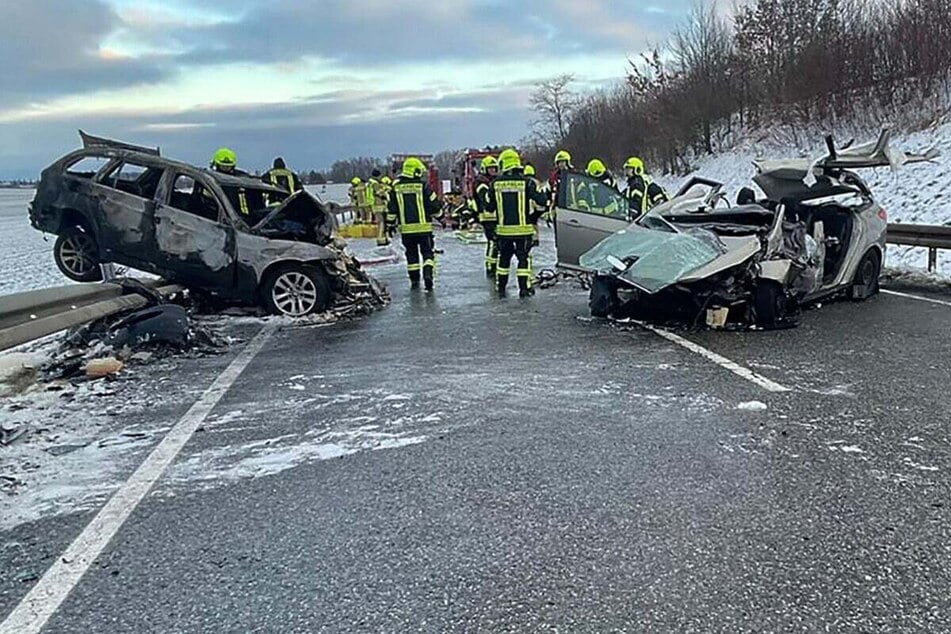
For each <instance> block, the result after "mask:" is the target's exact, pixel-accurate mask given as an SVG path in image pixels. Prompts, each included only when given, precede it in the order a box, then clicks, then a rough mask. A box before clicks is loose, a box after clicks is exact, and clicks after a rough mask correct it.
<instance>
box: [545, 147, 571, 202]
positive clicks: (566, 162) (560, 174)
mask: <svg viewBox="0 0 951 634" xmlns="http://www.w3.org/2000/svg"><path fill="white" fill-rule="evenodd" d="M574 168H575V166H574V165H572V163H571V154H569V153H568V151H567V150H558V153H556V154H555V169H553V170H552V171H551V174H549V175H548V188H549V189H550V190H551V200H552V208H554V207H555V205H556V204H557V203H558V193H559V191H560V188H561V183H562V181H563V180H564V178H565V174H567V173H568V172H570V171H571V170H573V169H574Z"/></svg>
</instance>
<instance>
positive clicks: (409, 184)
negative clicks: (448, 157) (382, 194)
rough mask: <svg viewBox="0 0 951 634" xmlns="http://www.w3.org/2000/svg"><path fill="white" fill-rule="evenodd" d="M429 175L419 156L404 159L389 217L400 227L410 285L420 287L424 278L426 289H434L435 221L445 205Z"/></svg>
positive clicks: (389, 219)
mask: <svg viewBox="0 0 951 634" xmlns="http://www.w3.org/2000/svg"><path fill="white" fill-rule="evenodd" d="M425 174H426V164H425V163H423V162H422V161H421V160H419V159H418V158H416V157H409V158H407V159H406V160H405V161H403V170H402V172H401V173H400V176H399V178H397V179H396V181H395V182H394V183H393V192H392V194H391V195H390V200H389V203H388V207H387V216H386V219H387V223H388V224H389V225H391V226H394V227H398V228H399V231H400V236H401V238H402V241H403V248H404V249H405V250H406V269H407V271H408V272H409V279H410V286H411V287H412V288H419V283H420V278H422V281H423V283H424V284H425V286H426V290H427V291H432V290H433V285H434V278H435V271H436V254H435V244H434V242H433V220H437V219H438V218H439V217H440V216H441V215H442V204H441V203H440V201H439V197H438V196H437V195H436V192H434V191H433V189H432V187H430V186H429V182H428V181H427V179H426V177H425Z"/></svg>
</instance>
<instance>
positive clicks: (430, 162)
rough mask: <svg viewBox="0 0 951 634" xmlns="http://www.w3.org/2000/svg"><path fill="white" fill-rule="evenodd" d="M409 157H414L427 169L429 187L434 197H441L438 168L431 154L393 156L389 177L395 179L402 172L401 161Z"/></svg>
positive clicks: (440, 181)
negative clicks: (434, 193)
mask: <svg viewBox="0 0 951 634" xmlns="http://www.w3.org/2000/svg"><path fill="white" fill-rule="evenodd" d="M411 156H415V157H416V158H418V159H419V160H421V161H422V162H423V163H425V164H426V167H428V168H429V186H430V187H432V188H433V191H434V192H436V195H437V196H439V197H440V198H442V197H443V190H442V180H441V179H440V178H439V168H438V167H436V161H435V160H434V159H433V155H432V154H394V155H392V156H391V157H390V175H391V176H392V177H393V178H394V179H395V178H396V177H398V176H399V175H400V172H402V171H403V161H405V160H406V159H408V158H409V157H411Z"/></svg>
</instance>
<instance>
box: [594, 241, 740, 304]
mask: <svg viewBox="0 0 951 634" xmlns="http://www.w3.org/2000/svg"><path fill="white" fill-rule="evenodd" d="M724 253H726V247H725V246H724V245H723V243H722V242H721V241H720V239H719V238H718V237H717V236H716V235H715V234H714V233H713V232H711V231H707V230H705V229H691V230H689V231H686V232H681V233H671V232H668V231H654V230H651V229H645V228H643V227H639V226H636V225H634V226H631V227H629V228H627V229H625V230H624V231H621V232H619V233H615V234H614V235H612V236H610V237H608V238H605V239H604V240H602V241H601V242H599V243H598V244H597V245H596V246H595V247H594V248H593V249H591V250H590V251H588V252H587V253H585V254H584V255H582V256H581V259H580V264H581V266H583V267H585V268H587V269H592V270H595V271H598V272H601V273H609V274H614V275H618V276H619V277H621V278H622V279H624V280H626V281H628V282H630V283H631V284H633V285H634V286H636V287H638V288H640V289H642V290H644V291H646V292H648V293H656V292H657V291H660V290H663V289H664V288H666V287H668V286H670V285H671V284H675V283H676V282H677V281H678V280H680V279H681V278H683V277H685V276H686V275H687V274H688V273H690V272H691V271H694V270H696V269H698V268H700V267H701V266H705V265H707V264H709V263H710V262H712V261H713V260H715V259H716V258H718V257H719V256H721V255H722V254H724ZM609 256H613V257H614V258H617V259H618V260H620V261H622V262H624V263H625V264H628V265H629V267H628V269H627V270H626V271H625V272H623V273H621V272H620V271H618V270H617V269H616V268H614V266H612V264H611V262H610V261H609V259H608V258H609Z"/></svg>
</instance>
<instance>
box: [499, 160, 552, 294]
mask: <svg viewBox="0 0 951 634" xmlns="http://www.w3.org/2000/svg"><path fill="white" fill-rule="evenodd" d="M499 168H500V174H499V176H498V177H496V179H495V180H494V181H493V182H492V184H491V185H490V186H489V200H488V208H489V209H490V210H491V211H493V212H495V214H496V218H497V222H498V224H497V225H496V236H497V237H498V241H499V265H498V268H497V270H496V283H497V289H498V292H499V296H504V295H505V290H506V287H507V286H508V281H509V268H510V267H511V265H512V259H513V257H514V258H516V259H517V260H518V270H517V276H518V288H519V296H520V297H528V296H530V295H532V294H533V293H534V289H533V288H532V283H533V281H534V271H532V243H533V240H534V233H535V227H534V223H535V221H537V220H538V216H537V215H533V212H532V206H531V203H532V202H534V203H536V205H538V206H539V207H542V208H543V207H545V205H546V204H547V202H548V200H547V198H546V196H545V194H544V193H543V192H541V191H539V189H538V187H536V185H535V181H534V179H532V178H531V177H529V176H525V174H524V173H523V170H522V159H521V157H520V156H519V155H518V152H516V151H515V150H512V149H508V150H503V151H502V153H501V154H499ZM535 213H536V214H537V213H538V212H537V211H536V212H535Z"/></svg>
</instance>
